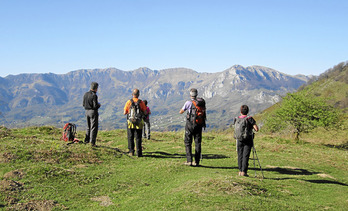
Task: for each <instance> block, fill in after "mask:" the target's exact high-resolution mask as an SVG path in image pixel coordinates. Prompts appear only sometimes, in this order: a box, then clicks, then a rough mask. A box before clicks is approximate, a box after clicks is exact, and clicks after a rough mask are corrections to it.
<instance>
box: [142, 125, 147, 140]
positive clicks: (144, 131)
mask: <svg viewBox="0 0 348 211" xmlns="http://www.w3.org/2000/svg"><path fill="white" fill-rule="evenodd" d="M145 128H146V121H144V127H143V130H142V131H143V132H142V133H143V138H146V130H145Z"/></svg>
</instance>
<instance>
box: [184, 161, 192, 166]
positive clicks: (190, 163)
mask: <svg viewBox="0 0 348 211" xmlns="http://www.w3.org/2000/svg"><path fill="white" fill-rule="evenodd" d="M184 165H186V166H192V162H185V163H184Z"/></svg>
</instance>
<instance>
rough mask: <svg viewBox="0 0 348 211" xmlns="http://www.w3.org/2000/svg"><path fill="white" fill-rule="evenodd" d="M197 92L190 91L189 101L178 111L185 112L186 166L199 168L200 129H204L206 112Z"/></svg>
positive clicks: (193, 89)
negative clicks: (193, 149)
mask: <svg viewBox="0 0 348 211" xmlns="http://www.w3.org/2000/svg"><path fill="white" fill-rule="evenodd" d="M197 95H198V91H197V89H195V88H192V89H191V90H190V97H191V100H188V101H186V102H185V104H184V106H183V107H182V109H181V110H180V111H179V113H180V114H183V113H184V112H185V111H187V116H186V125H185V138H184V142H185V151H186V160H187V161H186V162H185V163H184V164H185V165H188V166H199V162H200V158H201V153H202V152H201V143H202V129H203V128H205V120H206V112H205V101H204V99H202V98H197ZM200 109H202V110H203V111H201V112H200V116H198V115H197V113H198V112H196V111H198V110H200ZM193 138H194V141H195V155H194V157H195V161H193V160H192V139H193Z"/></svg>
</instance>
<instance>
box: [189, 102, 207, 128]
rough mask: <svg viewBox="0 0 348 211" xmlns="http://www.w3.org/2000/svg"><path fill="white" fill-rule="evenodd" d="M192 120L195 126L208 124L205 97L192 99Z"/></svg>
mask: <svg viewBox="0 0 348 211" xmlns="http://www.w3.org/2000/svg"><path fill="white" fill-rule="evenodd" d="M190 121H191V122H192V123H193V125H194V126H196V125H198V126H202V127H205V126H206V125H205V121H206V108H205V101H204V99H203V98H197V99H193V100H192V107H191V112H190Z"/></svg>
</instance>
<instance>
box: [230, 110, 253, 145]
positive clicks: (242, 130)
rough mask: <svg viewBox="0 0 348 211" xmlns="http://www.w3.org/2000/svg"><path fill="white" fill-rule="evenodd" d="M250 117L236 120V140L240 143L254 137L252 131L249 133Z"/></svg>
mask: <svg viewBox="0 0 348 211" xmlns="http://www.w3.org/2000/svg"><path fill="white" fill-rule="evenodd" d="M249 118H250V117H249V116H246V117H244V118H238V117H236V118H235V122H234V138H235V139H237V140H239V141H245V140H247V139H250V138H251V136H252V132H251V131H252V130H251V131H249V128H248V119H249Z"/></svg>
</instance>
